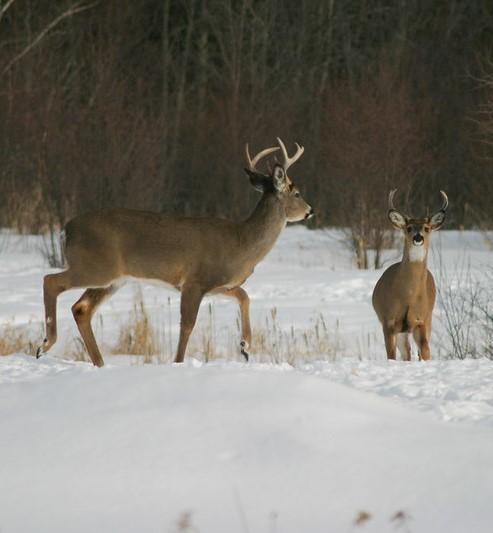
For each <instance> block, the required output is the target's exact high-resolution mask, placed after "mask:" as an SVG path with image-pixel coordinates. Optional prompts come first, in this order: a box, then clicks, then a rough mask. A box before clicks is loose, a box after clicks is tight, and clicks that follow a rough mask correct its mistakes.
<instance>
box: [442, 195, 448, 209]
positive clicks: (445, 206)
mask: <svg viewBox="0 0 493 533" xmlns="http://www.w3.org/2000/svg"><path fill="white" fill-rule="evenodd" d="M440 194H441V195H442V198H443V205H442V207H441V209H440V211H446V210H447V207H448V196H447V195H446V194H445V191H440Z"/></svg>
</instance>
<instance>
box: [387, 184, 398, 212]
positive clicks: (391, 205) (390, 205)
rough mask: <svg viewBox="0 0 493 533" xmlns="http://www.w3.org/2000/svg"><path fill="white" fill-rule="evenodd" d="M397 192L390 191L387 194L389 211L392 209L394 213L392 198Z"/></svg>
mask: <svg viewBox="0 0 493 533" xmlns="http://www.w3.org/2000/svg"><path fill="white" fill-rule="evenodd" d="M396 192H397V189H392V190H391V191H390V192H389V209H393V210H394V211H397V209H396V208H395V207H394V196H395V193H396Z"/></svg>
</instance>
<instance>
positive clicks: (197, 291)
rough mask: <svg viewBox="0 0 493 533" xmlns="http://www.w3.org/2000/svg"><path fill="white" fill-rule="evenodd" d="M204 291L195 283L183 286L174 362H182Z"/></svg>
mask: <svg viewBox="0 0 493 533" xmlns="http://www.w3.org/2000/svg"><path fill="white" fill-rule="evenodd" d="M205 292H206V291H203V290H202V289H201V288H200V287H199V286H197V285H189V286H184V287H183V289H182V293H181V303H180V314H181V322H180V339H179V341H178V348H177V350H176V357H175V363H183V359H184V358H185V351H186V349H187V344H188V339H189V337H190V334H191V333H192V330H193V327H194V326H195V321H196V320H197V313H198V312H199V307H200V302H201V301H202V298H203V297H204V294H205Z"/></svg>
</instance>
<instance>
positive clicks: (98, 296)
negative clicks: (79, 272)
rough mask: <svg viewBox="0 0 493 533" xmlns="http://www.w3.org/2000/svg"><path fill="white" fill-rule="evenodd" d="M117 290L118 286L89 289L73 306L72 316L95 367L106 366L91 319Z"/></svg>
mask: <svg viewBox="0 0 493 533" xmlns="http://www.w3.org/2000/svg"><path fill="white" fill-rule="evenodd" d="M117 289H118V285H117V284H113V285H110V286H109V287H104V288H101V289H87V290H86V291H85V292H84V294H83V295H82V296H81V297H80V298H79V299H78V300H77V302H75V304H74V305H73V306H72V314H73V315H74V318H75V322H76V323H77V327H78V328H79V332H80V335H81V337H82V340H83V341H84V344H85V345H86V349H87V351H88V353H89V357H90V358H91V361H92V362H93V364H94V366H98V367H101V366H103V365H104V361H103V357H102V356H101V352H100V351H99V348H98V345H97V343H96V338H95V337H94V332H93V330H92V326H91V318H92V316H93V314H94V312H95V311H96V309H97V308H98V306H99V305H101V304H102V303H103V301H104V300H106V298H108V297H109V296H111V295H112V294H114V293H115V292H116V290H117Z"/></svg>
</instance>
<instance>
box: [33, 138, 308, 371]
mask: <svg viewBox="0 0 493 533" xmlns="http://www.w3.org/2000/svg"><path fill="white" fill-rule="evenodd" d="M277 141H278V143H279V146H274V147H272V148H266V149H265V150H262V151H261V152H259V153H258V154H257V155H256V156H255V157H254V158H253V159H252V158H251V157H250V153H249V150H248V144H247V145H246V157H247V161H248V168H245V171H246V173H247V174H248V176H249V178H250V183H251V184H252V186H253V187H254V188H255V189H256V190H257V191H259V192H261V193H262V197H261V199H260V201H259V202H258V204H257V206H256V208H255V210H254V211H253V213H252V214H251V215H250V217H249V218H247V219H246V220H245V221H243V222H240V223H235V222H230V221H228V220H222V219H218V218H188V217H177V216H166V215H162V214H157V213H150V212H145V211H134V210H129V209H112V210H106V211H99V212H94V213H88V214H84V215H81V216H78V217H76V218H74V219H72V220H71V221H70V222H68V224H67V225H66V227H65V258H66V262H67V269H66V270H64V271H63V272H59V273H56V274H48V275H47V276H45V278H44V284H43V290H44V305H45V322H46V338H45V339H44V341H43V344H42V346H41V347H40V348H39V349H38V354H37V356H38V357H39V356H40V355H41V353H44V352H46V351H47V350H49V348H50V347H51V346H53V344H54V343H55V341H56V338H57V324H56V300H57V297H58V295H59V294H60V293H62V292H63V291H66V290H67V289H72V288H87V290H86V291H85V292H84V293H83V294H82V296H81V297H80V298H79V300H78V301H77V302H76V303H75V304H74V305H73V306H72V313H73V316H74V318H75V321H76V323H77V326H78V328H79V332H80V334H81V336H82V339H83V340H84V343H85V345H86V348H87V351H88V352H89V355H90V357H91V360H92V362H93V363H94V365H96V366H99V367H101V366H103V365H104V361H103V358H102V356H101V353H100V351H99V348H98V346H97V344H96V339H95V337H94V333H93V330H92V327H91V317H92V316H93V314H94V312H95V310H96V308H97V307H98V306H99V305H100V304H101V303H102V302H103V301H104V300H105V299H106V298H108V297H109V296H111V295H112V294H114V293H115V291H116V290H117V289H118V288H119V287H120V286H121V285H122V283H123V282H124V280H125V279H127V278H137V279H150V280H157V281H160V282H164V283H165V284H167V285H168V286H171V287H174V288H176V289H178V290H179V291H181V303H180V313H181V323H180V337H179V341H178V347H177V351H176V357H175V362H177V363H181V362H182V361H183V359H184V356H185V350H186V347H187V343H188V339H189V336H190V334H191V332H192V329H193V327H194V325H195V320H196V318H197V313H198V310H199V306H200V302H201V300H202V298H203V297H204V295H206V294H222V295H226V296H230V297H233V298H236V300H237V301H238V303H239V308H240V319H241V337H242V338H241V343H240V347H241V352H242V353H243V355H244V356H245V358H246V359H247V360H248V353H247V351H246V350H247V349H248V347H249V346H250V344H251V337H252V334H251V328H250V316H249V306H250V300H249V297H248V294H247V293H246V291H245V289H243V288H242V287H241V285H242V284H243V282H244V281H245V280H246V279H247V278H248V277H249V276H250V275H251V274H252V272H253V270H254V268H255V265H256V264H257V263H258V262H259V261H261V260H262V259H263V258H264V257H265V255H266V254H267V253H268V252H269V251H270V250H271V248H272V247H273V246H274V244H275V242H276V240H277V238H278V237H279V234H280V233H281V231H282V229H283V228H284V226H285V225H286V222H295V221H299V220H303V219H307V218H309V217H310V216H312V215H313V209H312V208H311V207H310V206H309V205H308V204H307V203H306V202H305V201H304V200H303V198H302V197H301V194H300V192H299V190H298V188H297V187H296V186H295V185H294V184H293V182H292V181H291V179H290V178H289V177H288V175H287V171H288V169H289V167H290V166H291V165H292V164H293V163H295V162H296V161H297V160H298V159H299V158H300V157H301V155H302V154H303V151H304V148H303V147H301V146H299V145H298V144H297V143H296V153H295V154H294V155H293V156H292V157H289V156H288V153H287V151H286V147H285V146H284V144H283V142H282V141H281V139H279V138H278V139H277ZM279 149H280V150H281V153H282V156H283V157H282V161H281V162H280V163H278V162H276V163H275V165H274V166H273V169H272V170H271V171H270V172H269V173H268V174H264V173H261V172H260V171H259V170H257V168H256V165H257V164H258V162H259V161H260V160H261V159H262V158H264V157H266V156H268V155H269V154H272V153H273V152H275V151H277V150H279Z"/></svg>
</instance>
